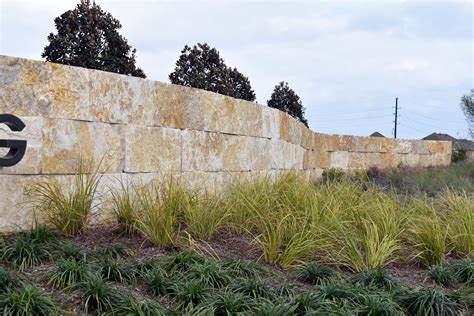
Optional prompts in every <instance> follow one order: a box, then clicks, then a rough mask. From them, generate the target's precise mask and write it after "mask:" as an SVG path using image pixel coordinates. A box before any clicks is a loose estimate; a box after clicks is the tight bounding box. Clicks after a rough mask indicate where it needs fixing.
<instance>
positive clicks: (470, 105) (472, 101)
mask: <svg viewBox="0 0 474 316" xmlns="http://www.w3.org/2000/svg"><path fill="white" fill-rule="evenodd" d="M461 108H462V110H463V112H464V114H465V115H466V119H467V123H468V124H469V131H470V132H471V137H473V138H474V89H471V91H470V93H468V94H465V95H464V96H463V97H462V98H461Z"/></svg>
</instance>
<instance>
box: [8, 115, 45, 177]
mask: <svg viewBox="0 0 474 316" xmlns="http://www.w3.org/2000/svg"><path fill="white" fill-rule="evenodd" d="M20 118H21V120H22V121H23V122H24V123H25V125H26V127H25V129H24V130H23V131H21V132H12V131H11V130H10V129H9V128H8V127H7V126H6V125H4V124H0V139H18V140H26V141H27V148H26V152H25V156H24V157H23V159H22V160H21V161H20V163H18V164H17V165H15V166H13V167H8V168H0V174H40V173H41V167H42V157H41V152H42V147H43V128H44V119H43V118H41V117H34V116H21V117H20ZM8 151H9V149H7V148H0V156H4V155H6V154H7V153H8Z"/></svg>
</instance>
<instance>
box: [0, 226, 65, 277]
mask: <svg viewBox="0 0 474 316" xmlns="http://www.w3.org/2000/svg"><path fill="white" fill-rule="evenodd" d="M55 240H56V238H55V236H54V234H52V232H51V230H49V228H47V227H46V226H43V225H36V226H34V227H33V228H32V229H31V230H30V231H29V232H22V233H19V234H18V235H16V236H15V237H13V238H12V239H11V240H8V242H7V245H6V246H5V249H4V250H3V254H2V259H3V260H6V261H8V262H10V263H12V264H13V265H15V266H16V267H18V269H19V270H24V269H26V268H29V267H32V266H34V265H38V264H40V263H41V262H43V261H45V260H51V259H52V249H53V248H54V247H53V242H54V241H55Z"/></svg>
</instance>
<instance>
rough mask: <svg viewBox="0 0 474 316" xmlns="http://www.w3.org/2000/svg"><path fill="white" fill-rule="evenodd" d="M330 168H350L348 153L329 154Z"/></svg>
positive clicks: (335, 152)
mask: <svg viewBox="0 0 474 316" xmlns="http://www.w3.org/2000/svg"><path fill="white" fill-rule="evenodd" d="M329 159H330V168H337V169H347V168H350V153H348V152H345V151H334V152H330V153H329Z"/></svg>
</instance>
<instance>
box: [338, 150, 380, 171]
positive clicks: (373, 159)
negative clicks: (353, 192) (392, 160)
mask: <svg viewBox="0 0 474 316" xmlns="http://www.w3.org/2000/svg"><path fill="white" fill-rule="evenodd" d="M381 160H382V156H381V154H380V153H364V152H352V153H349V163H348V165H347V167H348V168H353V169H368V168H370V167H377V166H380V164H381ZM331 162H332V161H331Z"/></svg>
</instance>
